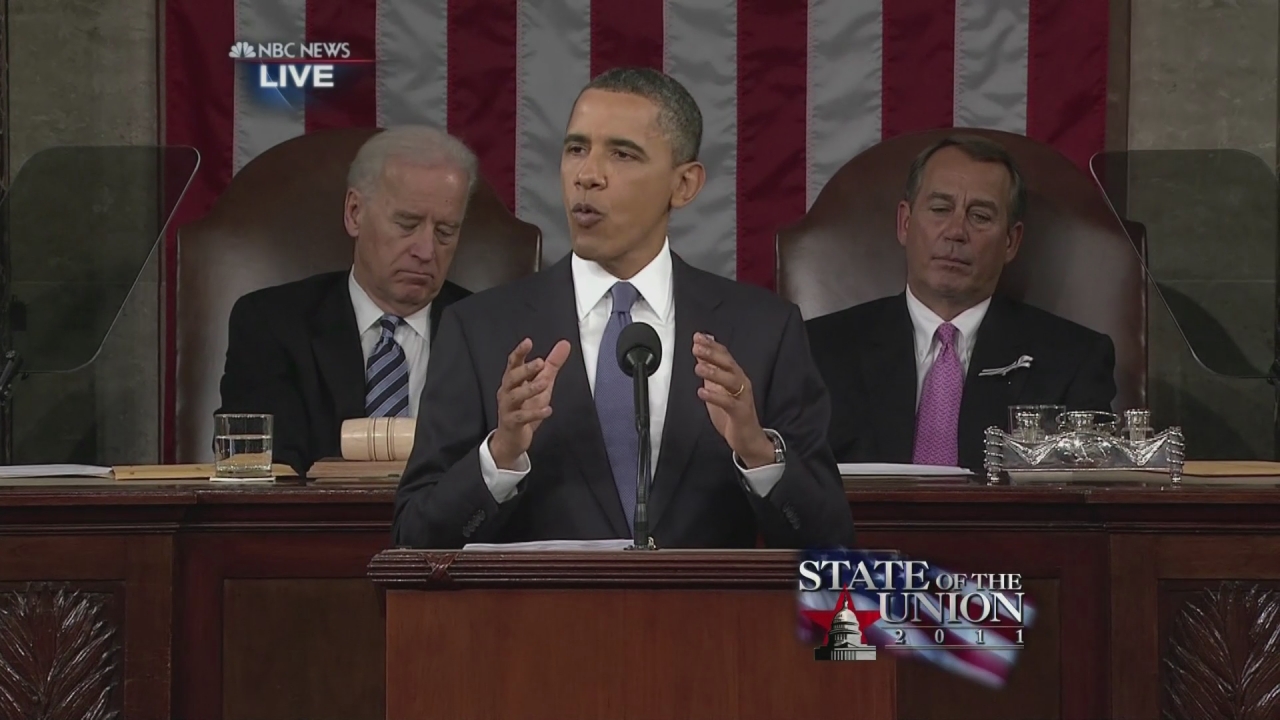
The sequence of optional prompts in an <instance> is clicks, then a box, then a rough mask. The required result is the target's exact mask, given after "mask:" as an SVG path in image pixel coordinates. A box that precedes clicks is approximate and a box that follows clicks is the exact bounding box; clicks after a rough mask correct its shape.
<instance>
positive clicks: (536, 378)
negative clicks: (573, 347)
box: [489, 338, 570, 470]
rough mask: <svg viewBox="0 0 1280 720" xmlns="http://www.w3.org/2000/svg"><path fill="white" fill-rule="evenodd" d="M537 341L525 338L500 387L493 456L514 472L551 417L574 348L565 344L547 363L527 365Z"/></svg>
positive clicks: (511, 357)
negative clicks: (557, 388) (559, 382)
mask: <svg viewBox="0 0 1280 720" xmlns="http://www.w3.org/2000/svg"><path fill="white" fill-rule="evenodd" d="M532 349H533V341H532V340H530V339H529V338H525V339H524V340H521V341H520V344H519V345H516V348H515V350H512V351H511V354H510V355H508V356H507V369H506V371H505V372H503V373H502V383H501V384H500V385H499V386H498V427H497V429H496V430H494V433H493V437H491V438H490V439H489V454H490V455H492V456H493V462H494V464H495V465H497V466H498V467H499V468H500V469H503V470H514V469H515V466H516V462H517V461H518V460H519V459H520V456H521V455H523V454H524V453H525V452H526V451H528V449H529V446H530V445H531V444H532V443H533V433H534V432H535V431H536V430H537V429H538V427H539V426H540V425H542V421H543V420H546V419H547V418H548V417H550V416H551V392H552V390H553V389H554V387H555V383H556V375H557V374H558V373H559V372H560V368H562V367H564V363H565V361H566V360H568V359H569V350H570V345H569V342H568V341H567V340H561V341H560V342H558V343H556V345H555V347H553V348H551V352H549V353H547V357H546V359H545V360H543V359H542V358H535V359H533V360H530V361H529V362H525V357H526V356H527V355H528V354H529V351H530V350H532Z"/></svg>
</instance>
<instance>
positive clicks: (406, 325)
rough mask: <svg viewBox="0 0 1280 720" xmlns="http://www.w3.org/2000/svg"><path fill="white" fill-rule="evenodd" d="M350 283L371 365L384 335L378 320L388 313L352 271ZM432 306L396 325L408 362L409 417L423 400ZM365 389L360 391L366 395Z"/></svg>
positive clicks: (366, 361) (362, 342)
mask: <svg viewBox="0 0 1280 720" xmlns="http://www.w3.org/2000/svg"><path fill="white" fill-rule="evenodd" d="M347 286H348V287H349V288H350V290H351V307H352V308H354V309H355V311H356V330H358V331H359V332H360V349H361V351H362V353H363V355H364V366H363V368H362V369H366V368H368V367H369V356H370V355H372V354H373V349H374V348H375V347H377V345H378V338H380V337H382V327H381V326H380V325H378V321H379V320H381V319H382V316H383V315H385V314H386V313H384V312H383V310H382V308H380V307H378V306H377V305H375V304H374V302H373V299H372V298H370V297H369V293H367V292H365V291H364V288H362V287H360V283H358V282H356V276H355V273H354V272H352V273H351V275H350V277H349V279H348V281H347ZM430 327H431V305H430V304H428V305H427V306H426V307H424V308H422V309H421V310H419V311H418V312H416V313H414V314H412V315H410V316H408V317H406V318H404V322H402V323H400V324H399V325H397V326H396V332H395V338H396V342H397V343H399V344H400V349H402V350H404V357H405V362H407V363H408V364H409V416H410V417H417V416H418V401H419V400H421V399H422V386H423V384H424V383H425V382H426V379H427V359H428V357H429V356H430V353H431V349H430V347H429V346H430V341H429V340H428V339H427V338H429V337H431V335H430ZM364 394H365V393H364V392H361V393H360V396H361V397H364Z"/></svg>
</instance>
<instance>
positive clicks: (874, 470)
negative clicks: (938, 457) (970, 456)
mask: <svg viewBox="0 0 1280 720" xmlns="http://www.w3.org/2000/svg"><path fill="white" fill-rule="evenodd" d="M839 468H840V474H841V475H843V476H849V475H874V476H876V477H886V476H906V477H943V476H946V477H954V476H956V475H972V474H973V473H971V472H969V471H968V470H965V469H964V468H959V467H946V466H944V465H910V464H906V463H840V465H839Z"/></svg>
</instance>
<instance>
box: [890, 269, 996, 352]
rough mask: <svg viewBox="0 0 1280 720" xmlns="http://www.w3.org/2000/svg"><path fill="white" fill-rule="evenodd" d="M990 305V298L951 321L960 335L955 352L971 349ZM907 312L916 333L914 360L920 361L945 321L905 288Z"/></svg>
mask: <svg viewBox="0 0 1280 720" xmlns="http://www.w3.org/2000/svg"><path fill="white" fill-rule="evenodd" d="M990 305H991V298H990V297H988V298H987V299H986V300H983V301H982V302H980V303H978V304H977V305H974V306H973V307H971V308H969V309H968V310H965V311H964V312H962V313H960V314H959V315H957V316H955V318H953V319H952V320H951V324H952V325H954V326H955V327H956V331H957V332H959V333H960V338H959V341H958V342H957V343H956V351H957V352H967V351H968V350H969V349H970V348H972V347H973V342H974V340H975V339H976V337H977V334H978V326H980V325H982V319H983V318H984V317H986V314H987V308H988V307H990ZM907 312H908V313H910V314H911V324H912V325H913V326H914V327H915V331H916V335H915V338H916V358H917V359H921V360H922V359H924V358H925V357H928V355H929V350H930V349H931V348H932V347H933V334H934V333H936V332H937V331H938V326H939V325H941V324H942V323H944V322H946V321H945V320H943V319H942V318H940V317H938V314H937V313H935V312H934V311H932V310H930V309H929V308H928V306H926V305H925V304H924V303H923V302H920V299H919V298H917V297H916V296H915V294H913V293H912V292H911V288H910V287H907Z"/></svg>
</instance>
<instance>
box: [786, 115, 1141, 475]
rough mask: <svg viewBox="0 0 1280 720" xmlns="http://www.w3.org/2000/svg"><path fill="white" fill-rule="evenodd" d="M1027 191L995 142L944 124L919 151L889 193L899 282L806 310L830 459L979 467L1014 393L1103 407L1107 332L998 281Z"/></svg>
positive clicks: (1108, 368) (1025, 401)
mask: <svg viewBox="0 0 1280 720" xmlns="http://www.w3.org/2000/svg"><path fill="white" fill-rule="evenodd" d="M1026 205H1027V189H1026V183H1025V181H1024V179H1023V177H1022V175H1021V173H1020V172H1019V171H1018V168H1017V165H1016V164H1015V162H1014V161H1013V158H1012V157H1011V156H1010V155H1009V153H1008V152H1007V151H1006V150H1005V149H1004V148H1003V147H1001V146H1000V145H999V144H997V143H995V142H992V141H990V140H987V139H984V138H978V137H966V136H954V137H948V138H945V139H943V140H941V141H939V142H938V143H935V144H934V145H932V146H931V147H929V148H927V149H926V150H925V151H924V152H922V153H921V154H920V155H919V157H917V158H916V160H915V162H914V163H913V164H912V167H911V169H910V171H909V173H908V179H907V188H906V194H905V198H904V199H903V200H902V201H901V202H900V203H899V205H898V221H897V234H898V242H899V243H901V244H902V246H903V247H904V248H905V249H906V258H907V287H906V289H905V290H904V291H903V292H902V293H901V294H899V295H894V296H891V297H887V298H881V299H879V300H873V301H871V302H868V303H864V304H862V305H858V306H855V307H852V308H849V309H847V310H842V311H839V312H836V313H832V314H830V315H825V316H823V317H819V318H813V319H811V320H809V322H808V323H807V328H808V332H809V338H810V346H811V348H812V352H813V356H814V360H815V361H816V362H817V364H818V368H819V370H820V371H821V373H822V375H823V378H824V379H825V381H826V384H827V387H828V389H829V390H830V392H831V398H832V416H831V429H830V432H829V437H830V441H831V445H832V450H833V452H834V453H835V456H836V459H837V460H838V461H840V462H897V463H915V464H920V465H944V466H951V467H954V466H957V465H958V466H961V467H965V468H969V469H971V470H975V471H980V470H981V469H982V464H983V450H984V437H983V433H984V431H985V430H986V428H988V427H991V426H996V427H1001V428H1005V429H1008V428H1007V426H1008V408H1009V406H1011V405H1063V406H1066V408H1067V409H1068V410H1096V411H1104V412H1105V411H1110V410H1111V403H1112V401H1113V400H1114V398H1115V394H1116V385H1115V380H1114V372H1115V347H1114V345H1113V343H1112V341H1111V339H1110V338H1109V337H1107V336H1106V335H1103V334H1101V333H1098V332H1095V331H1093V330H1090V329H1088V328H1085V327H1083V326H1081V325H1078V324H1076V323H1073V322H1071V321H1068V320H1066V319H1063V318H1060V317H1057V316H1055V315H1053V314H1051V313H1048V312H1045V311H1043V310H1040V309H1038V308H1034V307H1032V306H1030V305H1026V304H1024V303H1021V302H1017V301H1015V300H1012V299H1010V298H1006V297H1002V296H1001V295H999V294H997V293H996V292H995V291H996V285H997V284H998V282H999V280H1000V274H1001V271H1002V270H1003V269H1004V266H1005V265H1006V264H1007V263H1009V262H1010V261H1012V260H1013V258H1014V256H1015V255H1016V254H1017V252H1018V247H1019V245H1020V244H1021V242H1022V234H1023V225H1022V218H1023V215H1024V214H1025V212H1026Z"/></svg>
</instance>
